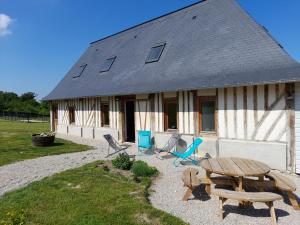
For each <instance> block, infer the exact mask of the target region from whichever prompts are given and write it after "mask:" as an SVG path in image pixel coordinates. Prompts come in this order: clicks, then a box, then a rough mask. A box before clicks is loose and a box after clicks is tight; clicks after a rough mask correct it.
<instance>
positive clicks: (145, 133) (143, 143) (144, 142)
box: [138, 130, 152, 154]
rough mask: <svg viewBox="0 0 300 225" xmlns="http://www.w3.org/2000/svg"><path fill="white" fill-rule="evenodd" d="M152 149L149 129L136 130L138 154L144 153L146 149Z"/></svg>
mask: <svg viewBox="0 0 300 225" xmlns="http://www.w3.org/2000/svg"><path fill="white" fill-rule="evenodd" d="M150 149H152V142H151V131H149V130H139V131H138V151H139V153H140V154H145V152H146V151H147V150H150Z"/></svg>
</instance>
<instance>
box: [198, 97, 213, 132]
mask: <svg viewBox="0 0 300 225" xmlns="http://www.w3.org/2000/svg"><path fill="white" fill-rule="evenodd" d="M203 102H214V107H215V111H214V125H215V127H214V131H203V127H202V104H203ZM197 104H198V133H199V134H211V135H217V132H218V126H217V124H218V120H217V118H218V116H217V111H218V109H217V106H218V104H217V96H198V99H197Z"/></svg>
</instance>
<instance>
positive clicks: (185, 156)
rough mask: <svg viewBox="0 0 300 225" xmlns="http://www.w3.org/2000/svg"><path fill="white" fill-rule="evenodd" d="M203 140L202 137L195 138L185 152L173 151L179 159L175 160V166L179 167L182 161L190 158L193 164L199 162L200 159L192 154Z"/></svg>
mask: <svg viewBox="0 0 300 225" xmlns="http://www.w3.org/2000/svg"><path fill="white" fill-rule="evenodd" d="M202 142H203V140H202V139H201V138H196V139H195V140H194V142H193V143H192V144H191V145H190V146H189V147H188V148H187V149H186V151H185V152H176V151H175V152H171V153H172V155H174V156H176V157H177V159H175V160H174V162H173V165H174V166H175V167H178V166H179V164H180V162H181V161H183V160H189V161H191V162H192V163H193V164H195V165H196V164H197V163H198V161H197V160H195V159H192V158H191V156H192V154H193V153H194V152H195V151H196V150H197V148H198V147H199V145H200V144H201V143H202Z"/></svg>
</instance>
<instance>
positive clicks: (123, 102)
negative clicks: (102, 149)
mask: <svg viewBox="0 0 300 225" xmlns="http://www.w3.org/2000/svg"><path fill="white" fill-rule="evenodd" d="M128 101H133V102H134V122H135V111H136V106H135V103H136V98H135V95H127V96H122V97H121V110H120V113H121V126H122V128H121V133H122V138H121V141H122V142H126V139H127V124H126V102H128ZM134 131H135V127H134Z"/></svg>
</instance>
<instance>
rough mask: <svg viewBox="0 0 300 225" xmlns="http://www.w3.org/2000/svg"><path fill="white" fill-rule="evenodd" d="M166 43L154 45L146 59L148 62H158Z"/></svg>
mask: <svg viewBox="0 0 300 225" xmlns="http://www.w3.org/2000/svg"><path fill="white" fill-rule="evenodd" d="M165 45H166V43H162V44H157V45H155V46H153V47H152V48H151V50H150V52H149V55H148V57H147V59H146V63H151V62H157V61H158V60H159V58H160V56H161V54H162V52H163V50H164V48H165Z"/></svg>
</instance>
